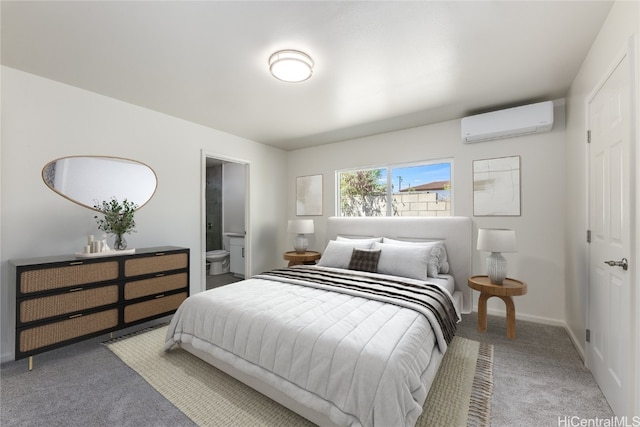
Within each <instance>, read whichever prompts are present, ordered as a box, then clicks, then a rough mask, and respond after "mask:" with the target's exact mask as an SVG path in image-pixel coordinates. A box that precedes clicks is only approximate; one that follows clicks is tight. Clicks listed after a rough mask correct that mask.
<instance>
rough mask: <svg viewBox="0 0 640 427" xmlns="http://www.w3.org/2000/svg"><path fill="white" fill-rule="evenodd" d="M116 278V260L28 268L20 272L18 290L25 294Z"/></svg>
mask: <svg viewBox="0 0 640 427" xmlns="http://www.w3.org/2000/svg"><path fill="white" fill-rule="evenodd" d="M117 278H118V261H109V262H98V263H91V264H79V265H68V266H63V267H54V268H43V269H39V270H28V271H23V272H22V273H21V274H20V291H21V292H22V293H25V294H26V293H31V292H41V291H50V290H52V289H59V288H65V287H68V286H78V285H86V284H87V283H95V282H103V281H107V280H115V279H117Z"/></svg>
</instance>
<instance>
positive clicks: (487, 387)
mask: <svg viewBox="0 0 640 427" xmlns="http://www.w3.org/2000/svg"><path fill="white" fill-rule="evenodd" d="M492 394H493V345H491V344H487V343H483V342H481V343H480V347H479V349H478V359H477V362H476V372H475V375H474V377H473V385H472V387H471V397H470V399H469V413H468V414H469V416H468V419H467V426H469V427H475V426H489V425H491V396H492Z"/></svg>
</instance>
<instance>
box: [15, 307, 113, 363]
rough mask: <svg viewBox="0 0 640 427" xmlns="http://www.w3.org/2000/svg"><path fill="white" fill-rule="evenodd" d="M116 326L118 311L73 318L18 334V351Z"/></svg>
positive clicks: (29, 349) (44, 345)
mask: <svg viewBox="0 0 640 427" xmlns="http://www.w3.org/2000/svg"><path fill="white" fill-rule="evenodd" d="M117 325H118V310H117V309H115V308H114V309H113V310H107V311H102V312H100V313H94V314H88V315H86V316H80V317H74V318H73V319H67V320H63V321H60V322H56V323H50V324H48V325H43V326H38V327H35V328H31V329H27V330H24V331H22V332H20V335H19V339H20V351H21V352H23V353H24V352H27V351H31V350H35V349H38V348H42V347H46V346H48V345H52V344H57V343H61V342H64V341H67V340H70V339H73V338H78V337H82V336H84V335H89V334H91V333H94V332H98V331H102V330H105V329H109V328H113V327H115V326H117Z"/></svg>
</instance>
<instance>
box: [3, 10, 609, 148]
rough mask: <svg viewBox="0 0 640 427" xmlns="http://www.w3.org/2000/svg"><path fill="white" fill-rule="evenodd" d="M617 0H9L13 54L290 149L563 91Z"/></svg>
mask: <svg viewBox="0 0 640 427" xmlns="http://www.w3.org/2000/svg"><path fill="white" fill-rule="evenodd" d="M611 5H612V3H611V2H599V1H566V2H561V1H472V2H463V1H444V2H439V1H253V2H249V1H195V2H190V1H158V2H156V1H135V2H114V1H104V2H102V1H69V2H58V1H43V2H36V1H17V2H12V1H6V0H3V1H2V6H1V7H2V11H1V14H2V15H1V18H2V34H1V35H2V64H3V65H6V66H9V67H12V68H16V69H19V70H23V71H25V72H28V73H32V74H36V75H39V76H42V77H45V78H49V79H53V80H57V81H60V82H63V83H66V84H69V85H73V86H77V87H80V88H84V89H87V90H90V91H93V92H96V93H100V94H103V95H106V96H109V97H112V98H116V99H120V100H123V101H126V102H129V103H132V104H136V105H140V106H143V107H146V108H150V109H152V110H156V111H160V112H163V113H166V114H169V115H171V116H175V117H179V118H182V119H185V120H189V121H191V122H195V123H199V124H202V125H205V126H208V127H211V128H215V129H218V130H221V131H225V132H228V133H231V134H234V135H238V136H241V137H244V138H248V139H250V140H254V141H258V142H262V143H265V144H269V145H273V146H275V147H280V148H282V149H285V150H291V149H296V148H303V147H309V146H313V145H318V144H325V143H330V142H335V141H341V140H346V139H352V138H357V137H362V136H367V135H372V134H377V133H382V132H388V131H393V130H398V129H404V128H410V127H415V126H421V125H426V124H431V123H437V122H442V121H446V120H451V119H456V118H460V117H464V116H466V115H469V114H472V113H477V112H484V111H489V110H492V109H499V108H503V107H511V106H515V105H521V104H526V103H530V102H537V101H542V100H551V99H557V98H562V97H564V96H565V95H566V93H567V90H568V88H569V85H570V84H571V82H572V80H573V78H574V77H575V75H576V73H577V72H578V70H579V68H580V65H581V64H582V61H583V60H584V58H585V56H586V54H587V52H588V50H589V48H590V46H591V44H592V43H593V41H594V39H595V37H596V35H597V33H598V31H599V29H600V27H601V25H602V23H603V21H604V19H605V18H606V16H607V14H608V12H609V9H610V8H611ZM280 49H298V50H302V51H304V52H306V53H308V54H309V55H310V56H311V57H312V58H313V59H314V61H315V68H314V74H313V76H312V77H311V79H309V80H307V81H305V82H302V83H284V82H282V81H279V80H276V79H275V78H273V77H272V76H271V75H270V74H269V70H268V64H267V60H268V58H269V56H270V55H271V54H272V53H273V52H275V51H277V50H280Z"/></svg>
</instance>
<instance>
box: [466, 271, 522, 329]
mask: <svg viewBox="0 0 640 427" xmlns="http://www.w3.org/2000/svg"><path fill="white" fill-rule="evenodd" d="M468 284H469V287H470V288H471V289H475V290H476V291H479V292H480V299H478V332H487V300H488V299H489V298H491V297H498V298H500V299H502V301H504V303H505V305H506V306H507V338H510V339H515V337H516V307H515V305H514V304H513V298H511V297H514V296H518V295H524V294H526V293H527V284H526V283H524V282H522V281H520V280H516V279H509V278H506V279H504V282H503V283H502V285H496V284H493V283H491V281H490V280H489V278H488V277H487V276H472V277H469V280H468Z"/></svg>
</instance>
